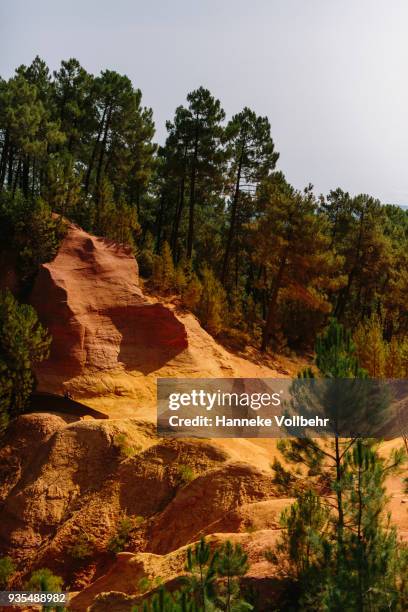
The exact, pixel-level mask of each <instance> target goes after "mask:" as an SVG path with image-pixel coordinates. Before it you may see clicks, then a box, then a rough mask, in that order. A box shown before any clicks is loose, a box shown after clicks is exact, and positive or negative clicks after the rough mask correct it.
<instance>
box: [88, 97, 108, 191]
mask: <svg viewBox="0 0 408 612" xmlns="http://www.w3.org/2000/svg"><path fill="white" fill-rule="evenodd" d="M106 110H107V109H106V107H105V108H104V111H103V116H102V121H101V123H100V126H99V131H98V136H97V138H96V142H95V144H94V146H93V149H92V154H91V159H90V160H89V164H88V169H87V171H86V176H85V182H84V191H85V194H88V193H89V183H90V181H91V174H92V170H93V167H94V164H95V159H96V152H97V150H98V146H99V142H100V139H101V136H102V132H103V126H104V124H105V118H106Z"/></svg>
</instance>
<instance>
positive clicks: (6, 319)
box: [0, 291, 51, 431]
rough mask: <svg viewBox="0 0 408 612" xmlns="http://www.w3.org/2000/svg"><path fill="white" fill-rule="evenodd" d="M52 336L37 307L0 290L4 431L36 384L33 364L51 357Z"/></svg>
mask: <svg viewBox="0 0 408 612" xmlns="http://www.w3.org/2000/svg"><path fill="white" fill-rule="evenodd" d="M50 343H51V338H50V337H49V336H48V334H47V333H46V331H45V330H44V328H43V327H42V326H41V325H40V324H39V322H38V319H37V315H36V313H35V310H34V308H32V307H31V306H28V305H27V304H18V302H17V301H16V300H15V299H14V297H13V296H12V294H11V293H10V292H9V291H6V292H1V293H0V431H2V430H4V428H5V427H6V426H7V424H8V422H9V419H10V418H14V417H16V416H18V415H19V414H21V413H22V412H23V411H24V409H25V407H26V406H27V403H28V400H29V397H30V394H31V392H32V390H33V388H34V382H35V380H34V375H33V372H32V368H33V365H34V364H35V363H38V362H40V361H42V360H43V359H45V358H46V357H48V352H49V346H50Z"/></svg>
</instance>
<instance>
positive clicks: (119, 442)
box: [114, 434, 140, 460]
mask: <svg viewBox="0 0 408 612" xmlns="http://www.w3.org/2000/svg"><path fill="white" fill-rule="evenodd" d="M114 446H115V448H116V449H117V450H118V453H119V457H120V459H121V460H124V459H127V458H128V457H133V455H135V454H136V453H137V452H138V451H139V450H140V446H138V445H134V444H129V443H128V438H127V436H126V434H117V435H116V436H115V437H114Z"/></svg>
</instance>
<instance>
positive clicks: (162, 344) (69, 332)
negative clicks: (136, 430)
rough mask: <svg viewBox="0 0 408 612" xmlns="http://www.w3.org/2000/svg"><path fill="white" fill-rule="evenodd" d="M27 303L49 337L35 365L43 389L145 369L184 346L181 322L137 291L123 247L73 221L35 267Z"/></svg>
mask: <svg viewBox="0 0 408 612" xmlns="http://www.w3.org/2000/svg"><path fill="white" fill-rule="evenodd" d="M30 303H31V304H32V305H33V306H34V307H35V309H36V310H37V313H38V316H39V319H40V321H41V322H42V323H43V324H44V325H45V326H46V327H47V328H48V330H49V332H50V333H51V335H52V338H53V340H52V344H51V354H50V357H49V359H48V360H46V361H44V362H43V363H41V364H40V365H39V366H37V370H36V374H37V377H38V379H39V383H40V386H41V385H42V383H44V384H43V385H42V386H44V387H46V388H47V389H48V390H51V389H58V388H59V389H60V388H61V384H62V383H63V382H65V381H67V380H69V379H70V378H73V377H75V376H78V375H81V374H84V373H86V372H92V371H107V370H113V369H115V368H118V367H122V368H125V369H127V370H138V371H140V372H142V373H144V374H147V373H149V372H151V371H154V370H156V369H158V368H160V367H161V366H162V365H163V364H164V363H166V362H167V361H168V360H169V359H171V358H172V357H174V356H176V355H177V354H178V353H180V352H181V351H183V350H184V349H185V348H187V334H186V330H185V327H184V325H183V323H181V322H180V321H179V320H178V319H177V318H176V316H175V315H174V313H173V312H172V311H171V310H170V309H169V308H167V307H166V306H164V305H162V304H160V303H151V302H150V301H149V300H148V298H146V297H145V296H144V295H143V292H142V290H141V289H140V286H139V275H138V266H137V263H136V260H135V258H134V256H133V254H132V252H131V250H130V249H129V248H128V247H125V246H122V245H119V244H117V243H114V242H112V241H108V240H106V239H103V238H97V237H96V236H92V235H90V234H88V233H87V232H85V231H83V230H82V229H80V228H79V227H77V226H75V225H73V224H69V225H68V230H67V234H66V236H65V238H64V240H63V242H62V244H61V246H60V249H59V251H58V253H57V256H56V257H55V259H54V260H53V261H52V262H50V263H46V264H43V265H42V266H41V267H40V271H39V273H38V275H37V278H36V280H35V284H34V287H33V290H32V292H31V295H30Z"/></svg>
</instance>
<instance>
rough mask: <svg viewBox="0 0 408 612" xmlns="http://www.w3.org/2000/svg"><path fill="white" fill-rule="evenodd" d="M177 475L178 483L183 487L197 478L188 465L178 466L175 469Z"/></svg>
mask: <svg viewBox="0 0 408 612" xmlns="http://www.w3.org/2000/svg"><path fill="white" fill-rule="evenodd" d="M177 473H178V477H179V482H180V484H181V485H182V486H184V487H185V486H186V485H188V484H189V483H190V482H192V481H193V480H194V479H195V478H197V475H196V474H195V472H194V470H193V468H192V467H190V466H189V465H184V464H181V465H179V466H178V467H177Z"/></svg>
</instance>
